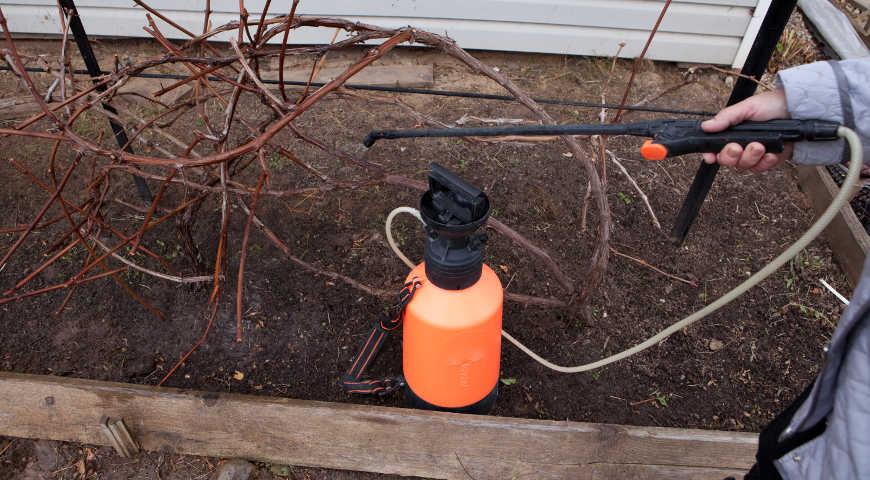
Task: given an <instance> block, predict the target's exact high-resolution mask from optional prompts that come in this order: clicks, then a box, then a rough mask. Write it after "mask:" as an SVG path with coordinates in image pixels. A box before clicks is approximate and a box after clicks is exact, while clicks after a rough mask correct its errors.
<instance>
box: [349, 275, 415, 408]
mask: <svg viewBox="0 0 870 480" xmlns="http://www.w3.org/2000/svg"><path fill="white" fill-rule="evenodd" d="M420 285H422V283H421V282H420V281H418V280H417V279H416V278H414V279H412V280H411V281H409V282H407V283H405V285H404V286H403V287H402V290H401V291H400V292H399V299H398V301H397V302H396V304H395V305H394V306H393V310H394V311H395V312H396V313H395V315H393V316H389V317H386V318H385V319H383V320H379V321H377V322H375V324H374V326H372V330H371V332H369V335H368V337H366V341H365V343H364V344H363V346H362V349H361V350H360V352H359V354H357V356H356V358H355V359H354V362H353V364H352V365H351V366H350V369H349V370H348V371H347V373H345V374H344V375H342V376H341V380H339V383H340V384H341V386H342V388H344V390H345V391H346V392H347V393H357V394H363V395H366V394H369V395H371V394H376V395H381V396H383V395H387V394H389V393H391V392H393V391H395V390H397V389H399V388H402V387H404V386H405V379H404V377H402V376H401V375H397V376H394V377H386V378H380V379H363V378H362V376H363V373H365V370H366V368H368V366H369V365H370V364H371V363H372V361H374V359H375V358H377V356H378V353H380V351H381V347H383V345H384V340H386V338H387V335H388V334H389V333H390V332H392V331H394V330H397V329H398V328H399V327H400V326H401V325H402V320H403V318H404V317H405V307H407V306H408V303H409V302H410V301H411V299H412V298H413V297H414V292H416V291H417V288H419V287H420Z"/></svg>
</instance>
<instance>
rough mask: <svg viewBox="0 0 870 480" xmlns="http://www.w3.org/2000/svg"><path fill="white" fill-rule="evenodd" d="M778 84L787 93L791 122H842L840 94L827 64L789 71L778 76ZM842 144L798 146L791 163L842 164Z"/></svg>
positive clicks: (801, 143) (798, 144)
mask: <svg viewBox="0 0 870 480" xmlns="http://www.w3.org/2000/svg"><path fill="white" fill-rule="evenodd" d="M777 83H778V84H779V85H781V86H782V88H783V89H784V90H785V99H786V103H787V105H788V111H789V114H790V115H791V117H792V118H797V119H816V118H817V119H821V120H830V121H833V122H839V123H842V122H843V112H842V107H841V102H840V95H841V93H842V92H840V90H839V87H838V85H837V79H836V77H835V75H834V70H833V69H832V68H831V66H830V65H829V64H828V63H827V62H815V63H810V64H808V65H801V66H799V67H794V68H789V69H787V70H783V71H781V72H779V75H778V77H777ZM845 148H846V147H845V144H844V142H843V140H835V141H832V142H796V143H795V146H794V154H793V155H792V160H793V161H794V162H795V163H797V164H800V165H831V164H836V163H840V161H841V159H842V158H843V153H844V151H845Z"/></svg>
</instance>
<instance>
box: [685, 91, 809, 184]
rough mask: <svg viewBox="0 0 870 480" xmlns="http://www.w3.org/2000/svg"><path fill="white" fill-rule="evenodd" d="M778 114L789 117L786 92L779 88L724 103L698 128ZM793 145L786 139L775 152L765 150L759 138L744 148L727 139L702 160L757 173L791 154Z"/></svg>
mask: <svg viewBox="0 0 870 480" xmlns="http://www.w3.org/2000/svg"><path fill="white" fill-rule="evenodd" d="M779 118H789V113H788V105H787V103H786V101H785V92H784V91H783V90H782V89H781V88H777V89H776V90H773V91H771V92H764V93H761V94H758V95H755V96H753V97H749V98H747V99H746V100H743V101H742V102H740V103H735V104H734V105H731V106H730V107H726V108H724V109H722V110H721V111H720V112H719V113H717V114H716V116H715V117H714V118H712V119H710V120H707V121H705V122H703V123H701V128H702V129H703V130H704V131H705V132H709V133H714V132H721V131H722V130H725V129H726V128H729V127H731V126H734V125H737V124H738V123H741V122H743V121H746V120H756V121H759V122H761V121H765V120H775V119H779ZM792 149H793V146H792V144H791V143H787V144H786V146H785V150H784V151H783V152H782V153H779V154H775V153H767V152H766V151H765V149H764V145H762V144H761V143H758V142H752V143H750V144H749V145H747V146H746V148H743V147H741V146H740V145H739V144H737V143H729V144H728V145H725V147H724V148H723V149H722V151H720V152H719V153H718V154H716V153H705V154H704V161H705V162H707V163H710V164H713V163H719V164H720V165H725V166H727V167H736V168H738V169H740V170H752V171H753V172H756V173H758V172H764V171H766V170H770V169H771V168H773V167H775V166H776V165H778V164H779V163H780V162H782V161H783V160H786V159H788V158H790V157H791V153H792Z"/></svg>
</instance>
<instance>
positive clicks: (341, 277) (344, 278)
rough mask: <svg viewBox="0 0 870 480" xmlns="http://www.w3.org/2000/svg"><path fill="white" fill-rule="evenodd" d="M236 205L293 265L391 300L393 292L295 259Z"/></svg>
mask: <svg viewBox="0 0 870 480" xmlns="http://www.w3.org/2000/svg"><path fill="white" fill-rule="evenodd" d="M236 204H237V205H238V206H239V208H241V209H242V210H243V211H244V212H245V214H246V215H249V216H250V218H251V221H252V222H253V224H254V226H256V227H257V228H258V229H260V231H261V232H262V233H263V235H265V236H266V238H267V239H269V241H270V242H272V244H273V245H275V247H277V248H278V250H281V253H283V254H284V256H285V257H287V259H288V260H290V261H291V262H293V263H295V264H296V265H299V266H300V267H302V268H303V269H305V270H308V271H309V272H311V273H314V274H315V275H323V276H324V277H327V278H330V279H332V280H338V281H341V282H344V283H346V284H348V285H350V286H351V287H354V288H356V289H357V290H360V291H363V292H365V293H367V294H369V295H373V296H376V297H381V298H392V297H393V296H395V292H393V291H391V290H384V289H380V288H374V287H370V286H368V285H364V284H362V283H360V282H358V281H356V280H354V279H352V278H350V277H348V276H346V275H342V274H340V273H337V272H332V271H329V270H324V269H321V268H318V267H315V266H314V265H312V264H310V263H308V262H306V261H304V260H302V259H301V258H298V257H296V256H295V255H293V254H292V253H290V247H288V246H287V244H286V243H284V242H282V241H281V239H280V238H278V236H277V235H275V232H273V231H272V229H270V228H269V227H267V226H266V224H264V223H263V222H262V220H260V219H259V218H257V216H256V215H254V214H253V212H251V210H250V209H249V208H248V206H247V205H245V202H242V201H240V200H237V202H236Z"/></svg>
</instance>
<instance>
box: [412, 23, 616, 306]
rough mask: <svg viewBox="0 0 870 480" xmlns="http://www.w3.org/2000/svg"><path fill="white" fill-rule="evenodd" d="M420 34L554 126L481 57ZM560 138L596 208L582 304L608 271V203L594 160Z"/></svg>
mask: <svg viewBox="0 0 870 480" xmlns="http://www.w3.org/2000/svg"><path fill="white" fill-rule="evenodd" d="M421 37H423V38H425V39H431V40H430V41H431V42H432V43H433V44H436V45H438V46H439V47H440V48H441V49H443V50H445V51H447V52H449V53H450V54H452V55H453V56H454V57H456V58H458V59H459V60H461V61H462V62H464V63H465V64H466V65H468V66H469V67H471V68H472V69H473V70H475V71H477V72H481V73H483V74H485V75H486V76H488V77H490V78H491V79H493V80H495V81H496V83H498V84H499V85H501V86H503V87H504V88H505V89H506V90H507V91H508V92H510V93H511V94H512V95H513V96H514V97H516V99H517V101H519V102H520V103H522V104H523V105H524V106H525V107H526V108H528V109H529V110H531V111H532V112H533V113H534V114H535V115H537V116H538V117H539V118H540V119H541V121H542V122H544V123H545V124H549V125H555V124H556V121H555V120H554V119H553V117H551V116H550V114H548V113H547V112H546V111H545V110H544V109H543V108H541V106H540V105H538V104H537V103H536V102H535V101H534V100H532V98H531V97H529V96H528V94H526V93H525V92H524V91H522V90H520V89H519V88H518V87H517V86H516V85H515V84H514V83H513V82H512V81H511V80H510V79H508V78H507V77H506V76H505V75H503V74H502V73H501V72H496V71H495V70H493V69H492V68H491V67H489V66H486V65H484V64H483V63H481V62H480V60H478V59H476V58H474V57H472V56H471V55H469V54H468V52H466V51H464V50H462V49H460V48H459V47H457V46H456V44H455V43H454V42H452V41H450V40H447V39H445V38H443V37H438V36H435V35H432V34H428V33H422V32H421V33H418V35H417V36H416V39H417V40H420V39H421ZM563 140H564V141H565V143H566V144H567V145H568V148H569V149H570V150H571V153H572V154H573V155H574V158H576V159H577V160H578V161H580V162H581V165H583V168H584V170H585V172H586V174H587V176H588V177H589V178H588V180H589V183H590V184H591V186H592V195H593V196H594V198H595V206H596V208H597V209H598V215H599V220H598V231H597V233H598V238H597V242H596V243H595V247H594V250H593V253H592V258H591V261H590V265H589V267H588V269H587V271H586V275H585V278H586V281H584V282H583V283H582V284H581V285H578V286H577V290H576V291H572V294H575V295H576V297H574V298H573V300H574V301H576V302H577V303H580V304H583V303H586V302H587V301H588V300H589V298H590V296H591V295H592V294H593V293H594V292H595V291H596V290H597V289H598V286H599V285H600V284H601V281H602V280H603V278H604V273H605V271H606V270H607V256H608V253H609V249H608V247H609V245H610V227H611V220H610V205H608V203H607V196H606V194H605V192H604V186H603V184H602V180H601V177H600V176H599V174H598V171H597V170H596V169H595V165H594V163H593V162H592V161H591V160H589V157H588V155H586V153H585V152H584V151H583V149H582V148H581V147H580V144H579V143H578V142H577V141H576V140H575V139H574V138H573V137H570V136H566V137H563Z"/></svg>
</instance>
